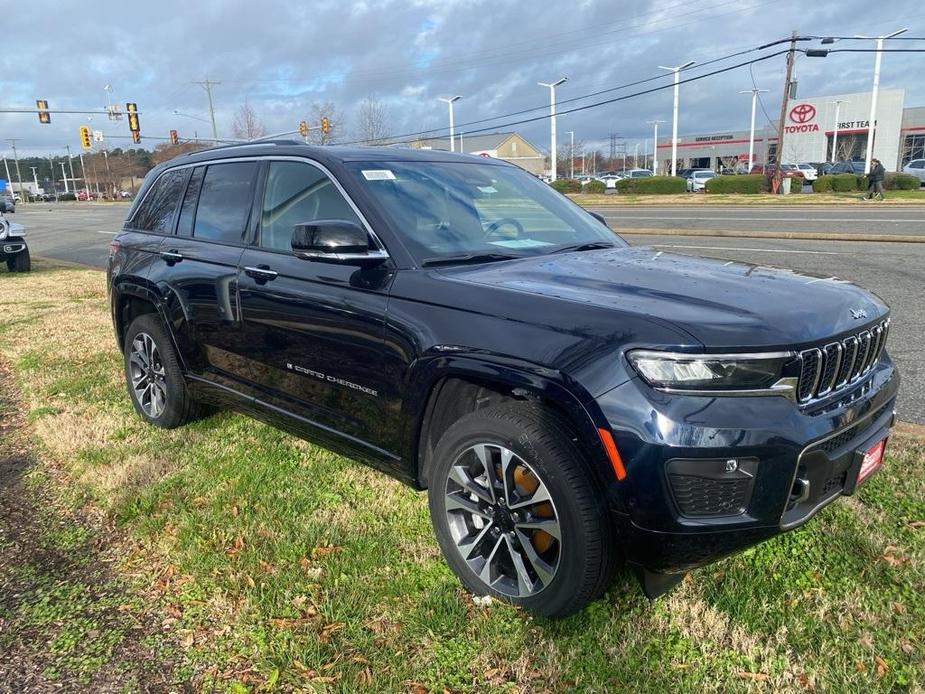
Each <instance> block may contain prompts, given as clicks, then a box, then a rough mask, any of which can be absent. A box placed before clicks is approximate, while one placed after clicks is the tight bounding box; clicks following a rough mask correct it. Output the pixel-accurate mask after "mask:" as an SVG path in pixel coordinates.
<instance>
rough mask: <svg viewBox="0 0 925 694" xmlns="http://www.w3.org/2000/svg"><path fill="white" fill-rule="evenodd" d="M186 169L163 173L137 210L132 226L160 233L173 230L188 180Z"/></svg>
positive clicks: (167, 232) (168, 232)
mask: <svg viewBox="0 0 925 694" xmlns="http://www.w3.org/2000/svg"><path fill="white" fill-rule="evenodd" d="M186 174H187V171H186V169H179V170H175V171H167V172H165V173H163V174H161V177H160V178H159V179H157V181H156V182H155V183H154V186H153V187H152V188H151V190H150V191H149V192H148V194H147V195H146V196H145V199H144V201H143V202H142V203H141V206H140V207H139V208H138V211H137V212H135V217H134V219H133V220H132V227H133V228H135V229H141V230H143V231H153V232H156V233H159V234H170V233H172V232H173V229H172V227H171V224H172V223H173V213H174V211H175V210H176V209H177V203H178V202H179V201H180V196H181V195H182V194H183V182H184V181H185V180H186Z"/></svg>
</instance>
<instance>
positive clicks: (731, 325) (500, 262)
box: [108, 141, 899, 616]
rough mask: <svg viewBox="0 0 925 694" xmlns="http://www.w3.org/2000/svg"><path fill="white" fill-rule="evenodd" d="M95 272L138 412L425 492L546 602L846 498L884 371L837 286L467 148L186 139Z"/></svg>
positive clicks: (872, 301) (854, 299)
mask: <svg viewBox="0 0 925 694" xmlns="http://www.w3.org/2000/svg"><path fill="white" fill-rule="evenodd" d="M108 277H109V287H110V296H111V303H112V318H113V322H114V325H115V332H116V338H117V340H118V343H119V346H120V348H121V349H122V351H123V353H124V355H125V373H126V380H127V382H128V392H129V395H130V397H131V399H132V402H133V403H134V405H135V408H136V410H137V411H138V414H139V415H140V416H141V417H143V418H144V419H145V420H147V421H148V422H150V423H151V424H154V425H157V426H162V427H176V426H179V425H181V424H183V423H185V422H188V421H190V420H191V419H192V418H194V417H197V416H200V415H202V414H203V413H204V411H205V409H204V408H207V407H208V408H214V407H221V408H233V409H235V410H239V411H242V412H246V413H247V414H249V415H252V416H254V417H257V418H259V419H262V420H265V421H267V422H271V423H273V424H274V425H277V426H279V427H283V428H285V429H287V430H289V431H291V432H293V433H294V434H295V435H297V436H301V437H304V438H306V439H310V440H311V441H314V442H317V443H318V444H320V445H322V446H325V447H328V448H331V449H334V450H336V451H338V452H341V453H343V454H344V455H347V456H350V457H352V458H355V459H357V460H360V461H362V462H364V463H367V464H369V465H372V466H374V467H376V468H378V469H380V470H382V471H383V472H385V473H386V474H389V475H392V476H394V477H397V478H399V479H401V480H404V481H405V482H407V483H408V484H411V485H413V486H415V487H416V488H419V489H426V490H428V495H429V500H430V512H431V517H432V520H433V525H434V530H435V533H436V537H437V540H438V542H439V543H440V547H441V549H442V550H443V553H444V556H445V557H446V560H447V562H448V563H449V565H450V567H451V568H452V569H453V571H454V572H455V573H456V574H457V575H458V576H459V578H460V580H461V581H462V582H463V584H465V586H466V587H467V588H468V589H469V590H471V591H473V592H474V593H477V594H481V595H493V596H495V597H498V598H501V599H504V600H509V601H511V602H514V603H517V604H520V605H523V606H524V607H525V608H527V609H529V610H531V611H533V612H535V613H538V614H543V615H549V616H560V615H564V614H568V613H570V612H573V611H575V610H577V609H579V608H581V607H582V606H583V605H585V604H586V603H587V602H588V601H589V600H592V599H594V598H595V597H597V596H599V595H600V594H601V593H602V592H603V591H604V590H605V589H606V588H607V587H608V585H609V583H610V581H611V578H612V575H613V571H614V569H615V567H617V566H618V565H620V563H622V562H626V563H628V564H629V565H630V566H631V567H633V568H634V569H635V570H636V571H637V573H638V575H639V577H640V580H641V582H642V586H643V589H644V590H645V591H646V593H647V594H648V595H649V596H650V597H654V596H656V595H658V594H660V593H662V592H664V591H666V590H668V589H669V588H670V587H671V586H672V585H673V584H674V583H676V582H677V581H678V580H680V578H681V577H682V576H683V575H684V573H685V572H687V571H689V570H690V569H692V568H695V567H697V566H700V565H703V564H705V563H707V562H710V561H713V560H716V559H718V558H719V557H722V556H724V555H726V554H729V553H731V552H734V551H737V550H740V549H742V548H744V547H747V546H749V545H752V544H754V543H756V542H760V541H762V540H765V539H767V538H769V537H772V536H774V535H777V534H779V533H781V532H783V531H785V530H788V529H791V528H794V527H797V526H798V525H800V524H801V523H804V522H805V521H807V520H808V519H809V518H810V517H812V515H813V514H814V513H816V512H817V511H818V510H819V509H820V508H822V507H823V506H825V505H826V504H828V503H829V502H831V501H833V500H835V499H836V498H837V497H839V496H841V495H848V494H852V493H853V492H854V490H855V487H856V486H857V485H858V484H859V483H860V482H861V481H863V480H864V479H865V478H866V477H867V476H868V475H869V474H871V472H873V471H874V470H875V469H876V468H877V466H878V465H879V464H880V463H881V461H882V456H883V448H884V444H885V440H886V438H887V436H888V434H889V431H890V426H891V424H892V422H893V418H894V411H893V407H894V402H895V399H896V393H897V389H898V387H899V376H898V374H897V372H896V370H895V369H894V366H893V363H892V362H891V361H890V358H889V356H888V354H887V352H886V350H885V345H886V341H887V334H888V332H889V325H890V318H889V311H888V309H887V307H886V306H885V305H884V304H883V303H882V302H881V301H880V300H879V299H877V298H876V297H875V296H873V295H871V294H870V293H869V292H866V291H864V290H863V289H861V288H860V287H857V286H855V285H853V284H851V283H849V282H844V281H841V280H838V279H836V278H832V277H809V276H806V275H801V274H796V273H793V272H789V271H785V270H777V269H771V268H766V267H761V266H755V265H746V264H742V263H734V262H724V261H719V260H709V259H702V258H693V257H688V256H683V255H674V254H671V253H664V252H661V251H655V250H653V249H651V248H631V247H629V246H627V244H626V243H625V242H624V241H623V240H622V239H620V237H619V236H617V235H616V234H614V233H613V232H612V231H611V230H610V229H608V228H607V226H606V224H605V223H604V221H603V219H601V218H599V217H597V216H596V215H594V214H592V213H589V212H586V211H585V210H583V209H581V208H580V207H578V206H576V205H574V204H573V203H572V202H571V201H569V200H568V199H567V198H565V197H563V196H561V195H559V194H558V193H556V192H554V191H553V190H552V189H551V188H549V187H548V186H547V185H545V184H543V183H541V182H540V181H538V180H537V179H536V178H534V177H533V176H531V175H529V174H527V173H525V172H524V171H522V170H520V169H518V168H517V167H514V166H511V165H508V164H505V163H503V162H500V161H497V160H494V159H486V158H481V157H472V156H466V155H454V154H448V153H443V152H436V151H415V150H407V149H391V148H369V149H346V148H339V147H321V148H313V147H307V146H305V145H302V144H298V143H294V142H288V141H276V142H266V143H260V144H248V145H241V146H232V147H225V148H219V149H213V150H208V151H203V152H198V153H194V154H189V155H185V156H182V157H179V158H177V159H174V160H173V161H170V162H167V163H166V164H162V165H160V166H158V167H157V168H156V169H154V170H153V171H152V172H151V173H150V174H149V175H148V177H147V178H146V180H145V183H144V185H143V187H142V189H141V191H140V193H139V195H138V196H137V198H136V200H135V203H134V204H133V206H132V209H131V212H130V213H129V216H128V219H127V221H126V222H125V226H124V228H123V229H122V232H121V233H120V234H119V235H118V236H117V237H116V238H115V240H114V242H113V244H112V252H111V257H110V261H109V273H108ZM308 483H309V481H308V480H293V484H308Z"/></svg>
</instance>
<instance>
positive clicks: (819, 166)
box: [810, 161, 832, 176]
mask: <svg viewBox="0 0 925 694" xmlns="http://www.w3.org/2000/svg"><path fill="white" fill-rule="evenodd" d="M810 165H811V166H813V167H814V168H815V169H816V176H825V175H827V174H828V173H829V171H830V170H831V168H832V164H831V163H830V162H827V161H812V162H810Z"/></svg>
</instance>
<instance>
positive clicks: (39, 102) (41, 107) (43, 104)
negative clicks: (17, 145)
mask: <svg viewBox="0 0 925 694" xmlns="http://www.w3.org/2000/svg"><path fill="white" fill-rule="evenodd" d="M35 107H36V108H37V109H38V111H39V123H46V124H47V123H51V114H50V113H49V112H48V102H47V101H46V100H45V99H36V100H35Z"/></svg>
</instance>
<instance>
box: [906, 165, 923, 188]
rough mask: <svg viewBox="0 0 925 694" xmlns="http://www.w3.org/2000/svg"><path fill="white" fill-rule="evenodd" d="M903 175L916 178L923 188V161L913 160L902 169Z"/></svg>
mask: <svg viewBox="0 0 925 694" xmlns="http://www.w3.org/2000/svg"><path fill="white" fill-rule="evenodd" d="M903 173H906V174H912V175H913V176H917V177H918V179H919V181H920V182H921V184H922V185H923V186H925V159H913V160H912V161H910V162H909V163H908V164H906V165H905V166H904V167H903Z"/></svg>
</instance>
